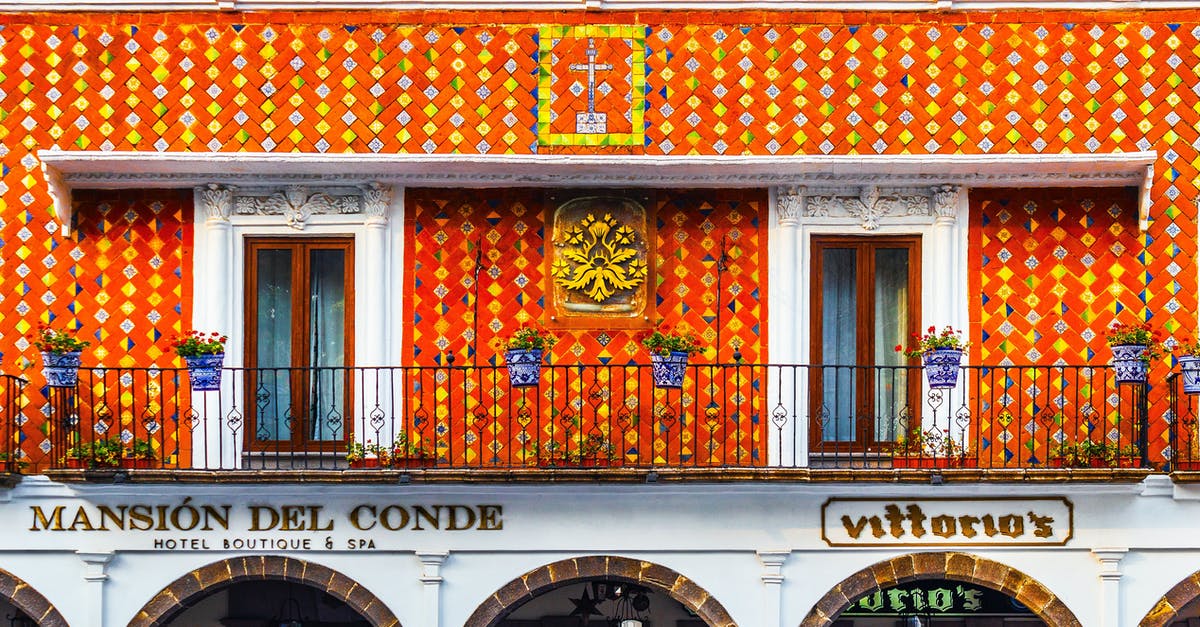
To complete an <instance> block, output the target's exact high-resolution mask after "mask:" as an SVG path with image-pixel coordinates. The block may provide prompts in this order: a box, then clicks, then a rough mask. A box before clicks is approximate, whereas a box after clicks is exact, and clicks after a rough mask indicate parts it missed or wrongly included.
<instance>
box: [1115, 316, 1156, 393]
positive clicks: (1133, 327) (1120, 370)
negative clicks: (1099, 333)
mask: <svg viewBox="0 0 1200 627" xmlns="http://www.w3.org/2000/svg"><path fill="white" fill-rule="evenodd" d="M1104 339H1105V340H1106V341H1107V342H1108V345H1109V347H1111V348H1112V354H1113V358H1112V366H1113V371H1114V377H1115V379H1116V381H1117V383H1136V384H1141V385H1144V384H1145V383H1146V373H1147V371H1148V370H1149V368H1150V361H1151V360H1153V359H1156V358H1159V357H1162V355H1163V343H1162V337H1161V335H1160V333H1159V331H1158V330H1157V329H1155V328H1153V327H1151V326H1150V323H1149V322H1141V323H1138V324H1128V323H1123V322H1113V323H1112V325H1111V326H1109V327H1108V329H1107V330H1105V332H1104Z"/></svg>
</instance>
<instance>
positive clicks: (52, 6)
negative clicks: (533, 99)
mask: <svg viewBox="0 0 1200 627" xmlns="http://www.w3.org/2000/svg"><path fill="white" fill-rule="evenodd" d="M1187 8H1195V2H1193V1H1190V0H1107V1H1106V0H1092V1H1079V0H874V1H870V2H855V1H854V0H522V1H521V2H513V1H511V0H410V1H407V2H396V1H390V0H143V1H141V2H134V1H122V0H116V1H111V2H110V1H108V0H74V1H70V2H54V1H53V0H51V1H46V0H7V1H4V2H0V12H34V11H38V12H40V11H54V12H65V11H104V12H116V11H204V10H217V11H268V10H278V11H296V10H299V11H304V10H312V11H319V10H346V9H352V10H353V9H371V10H385V11H429V10H481V9H482V10H514V11H516V10H520V11H570V10H579V11H584V10H587V11H597V10H599V11H605V10H607V11H635V10H636V11H646V10H680V11H685V10H698V11H726V10H733V11H746V10H751V11H763V10H766V11H995V10H1004V9H1017V10H1070V11H1105V10H1109V11H1111V10H1121V11H1129V10H1135V11H1136V10H1149V9H1187Z"/></svg>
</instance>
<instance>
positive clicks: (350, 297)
mask: <svg viewBox="0 0 1200 627" xmlns="http://www.w3.org/2000/svg"><path fill="white" fill-rule="evenodd" d="M243 246H244V250H245V260H246V262H245V298H244V303H245V304H244V308H243V309H244V315H245V318H244V321H245V322H244V324H243V328H244V331H245V338H246V341H245V355H244V359H245V361H244V363H245V364H246V370H245V381H246V383H245V389H244V396H245V399H244V401H243V402H244V406H245V408H246V428H245V433H244V438H245V439H244V442H245V446H246V450H248V451H255V452H263V451H285V450H286V451H304V452H322V453H325V452H337V451H341V450H344V448H345V443H346V442H348V441H349V440H350V438H351V436H352V433H351V425H353V422H354V421H353V419H352V417H353V406H354V405H353V400H354V389H353V382H354V377H353V376H352V370H351V367H352V366H353V364H354V237H353V236H323V237H287V236H252V237H246V238H245V239H244V242H243ZM272 249H289V250H291V251H292V260H291V273H292V293H291V305H292V314H293V317H292V329H293V332H292V334H291V354H292V364H291V366H290V368H292V370H290V371H289V373H288V376H289V379H290V382H289V390H290V392H291V399H290V400H291V403H290V406H293V407H298V408H299V409H298V411H296V412H294V415H295V416H297V420H294V421H293V424H292V425H291V428H290V431H291V433H290V436H291V437H290V438H289V439H288V440H259V439H258V438H257V431H258V422H257V418H258V417H257V414H256V412H257V409H258V408H257V405H256V403H255V390H256V388H257V385H258V383H257V377H256V372H255V368H256V367H257V362H258V356H257V348H258V325H257V320H258V299H257V283H258V272H257V269H258V264H257V258H256V253H257V251H259V250H272ZM314 249H326V250H342V251H343V254H344V255H345V260H344V267H343V285H344V286H345V303H346V305H345V319H344V321H343V326H344V331H343V332H344V334H345V335H344V340H343V341H344V343H345V360H344V367H345V375H344V388H343V389H344V395H345V398H344V399H343V402H342V405H343V407H342V416H343V421H344V423H343V428H342V431H341V433H340V437H338V438H337V439H334V440H328V441H315V442H314V441H310V440H309V439H308V438H307V437H306V436H305V434H306V433H307V431H306V429H307V428H308V427H309V425H310V420H311V418H312V416H311V415H310V414H312V407H310V395H309V389H308V388H309V384H308V373H309V372H310V370H309V368H311V367H312V364H310V363H309V358H308V352H309V349H310V348H311V347H309V346H308V337H307V330H308V328H309V325H310V324H311V322H312V318H311V311H310V310H309V307H308V302H307V301H308V295H309V293H310V292H311V272H309V271H306V270H309V269H310V263H309V259H308V255H309V252H310V251H312V250H314ZM296 329H303V330H304V331H303V332H301V333H297V332H295V330H296ZM298 356H299V359H298Z"/></svg>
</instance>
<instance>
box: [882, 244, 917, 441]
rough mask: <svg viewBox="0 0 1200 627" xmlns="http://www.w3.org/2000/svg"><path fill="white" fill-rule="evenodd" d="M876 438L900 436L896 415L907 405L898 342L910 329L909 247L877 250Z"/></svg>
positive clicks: (903, 340)
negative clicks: (897, 430) (897, 431)
mask: <svg viewBox="0 0 1200 627" xmlns="http://www.w3.org/2000/svg"><path fill="white" fill-rule="evenodd" d="M874 297H875V365H876V366H880V368H878V369H877V370H876V380H875V439H876V440H879V441H885V442H886V441H893V440H895V439H896V435H897V434H896V417H897V416H898V415H899V413H900V411H901V410H902V409H904V407H905V406H906V404H907V403H906V392H907V390H908V385H907V384H908V371H907V370H905V369H904V368H903V366H904V365H905V362H906V361H907V360H906V358H905V357H904V354H903V353H900V352H897V351H896V346H897V345H902V344H905V339H906V338H905V337H904V334H905V330H906V329H908V315H909V312H908V249H906V248H879V249H876V250H875V294H874Z"/></svg>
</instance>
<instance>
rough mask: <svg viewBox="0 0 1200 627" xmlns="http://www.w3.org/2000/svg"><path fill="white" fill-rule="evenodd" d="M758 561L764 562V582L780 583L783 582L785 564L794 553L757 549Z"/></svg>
mask: <svg viewBox="0 0 1200 627" xmlns="http://www.w3.org/2000/svg"><path fill="white" fill-rule="evenodd" d="M756 553H757V555H758V561H759V562H762V565H763V572H762V575H761V577H762V582H763V583H765V584H774V585H779V584H782V583H783V579H784V577H783V564H784V562H786V561H787V559H788V557H790V556H791V555H792V552H791V551H785V550H778V551H757V552H756Z"/></svg>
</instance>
